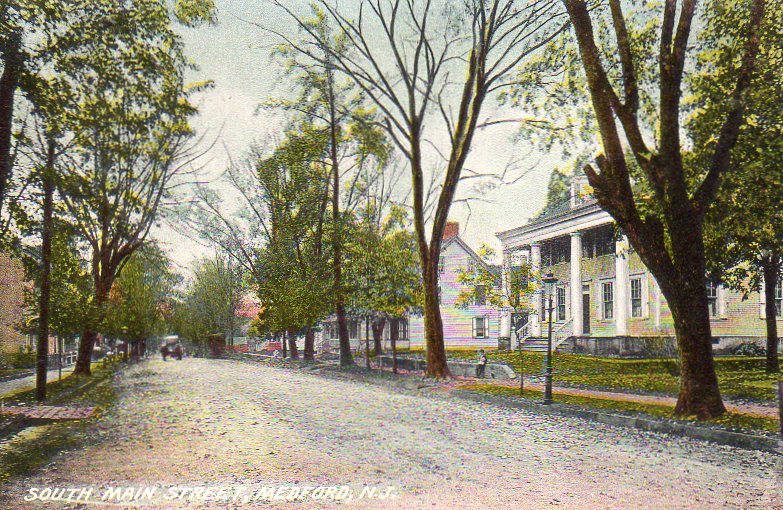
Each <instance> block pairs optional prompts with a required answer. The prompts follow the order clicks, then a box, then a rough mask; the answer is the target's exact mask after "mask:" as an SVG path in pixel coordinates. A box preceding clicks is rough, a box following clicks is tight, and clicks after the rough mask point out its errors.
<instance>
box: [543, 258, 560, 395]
mask: <svg viewBox="0 0 783 510" xmlns="http://www.w3.org/2000/svg"><path fill="white" fill-rule="evenodd" d="M541 282H542V283H543V284H544V289H545V291H546V293H547V295H548V296H549V303H548V306H547V312H548V314H549V333H548V335H547V341H546V371H545V372H544V404H551V403H552V291H553V290H554V288H555V285H556V284H557V278H555V275H554V274H552V273H551V272H549V273H547V275H546V276H544V277H543V278H542V279H541Z"/></svg>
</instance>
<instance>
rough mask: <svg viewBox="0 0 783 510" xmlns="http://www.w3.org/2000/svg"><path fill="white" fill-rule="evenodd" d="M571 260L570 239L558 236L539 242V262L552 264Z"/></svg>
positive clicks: (545, 264)
mask: <svg viewBox="0 0 783 510" xmlns="http://www.w3.org/2000/svg"><path fill="white" fill-rule="evenodd" d="M570 261H571V239H570V238H569V237H560V238H557V239H553V240H551V241H547V242H545V243H543V244H541V264H542V265H543V266H545V267H546V266H552V265H554V264H561V263H563V262H570Z"/></svg>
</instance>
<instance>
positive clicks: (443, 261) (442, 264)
mask: <svg viewBox="0 0 783 510" xmlns="http://www.w3.org/2000/svg"><path fill="white" fill-rule="evenodd" d="M445 271H446V257H444V256H442V255H441V257H440V258H439V259H438V272H439V273H444V272H445Z"/></svg>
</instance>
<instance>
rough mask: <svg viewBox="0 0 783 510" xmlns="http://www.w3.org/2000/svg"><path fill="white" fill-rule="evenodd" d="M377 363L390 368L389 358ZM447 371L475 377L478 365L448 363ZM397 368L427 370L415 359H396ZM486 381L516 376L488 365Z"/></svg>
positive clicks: (502, 366)
mask: <svg viewBox="0 0 783 510" xmlns="http://www.w3.org/2000/svg"><path fill="white" fill-rule="evenodd" d="M376 359H377V361H378V363H380V364H381V366H382V367H390V366H392V358H391V356H378V357H377V358H376ZM448 365H449V370H450V371H451V374H452V375H455V376H460V377H476V369H477V368H478V364H476V363H470V362H466V361H449V362H448ZM397 367H398V368H400V369H402V370H411V371H420V370H425V369H426V368H427V362H426V361H424V360H423V359H417V358H397ZM484 377H485V378H486V379H515V378H516V377H517V374H516V373H515V372H514V371H513V370H512V369H511V368H510V367H509V366H508V365H503V364H500V363H488V364H487V367H486V369H485V370H484Z"/></svg>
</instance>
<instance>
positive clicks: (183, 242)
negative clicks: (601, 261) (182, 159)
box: [153, 0, 562, 270]
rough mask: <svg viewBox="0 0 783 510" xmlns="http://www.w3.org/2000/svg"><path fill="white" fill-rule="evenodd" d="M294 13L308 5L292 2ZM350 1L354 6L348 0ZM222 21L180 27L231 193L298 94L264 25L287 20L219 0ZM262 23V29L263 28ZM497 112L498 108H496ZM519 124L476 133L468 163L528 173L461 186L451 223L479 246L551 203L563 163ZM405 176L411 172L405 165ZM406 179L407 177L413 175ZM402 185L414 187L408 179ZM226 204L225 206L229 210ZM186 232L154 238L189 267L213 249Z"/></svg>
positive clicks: (217, 164) (202, 120)
mask: <svg viewBox="0 0 783 510" xmlns="http://www.w3.org/2000/svg"><path fill="white" fill-rule="evenodd" d="M289 3H290V6H291V7H292V8H303V7H304V6H305V3H304V2H301V1H300V0H291V1H290V2H289ZM348 3H349V2H348ZM216 4H217V9H218V23H217V25H216V26H213V27H200V28H196V29H186V28H182V29H180V32H181V33H182V36H183V39H184V42H185V51H186V54H187V56H188V57H189V58H190V59H191V60H192V61H193V62H194V63H195V64H196V65H197V66H198V70H197V71H193V72H191V73H190V74H189V76H188V80H189V81H192V82H199V81H203V80H211V81H213V82H214V87H213V88H212V89H210V90H209V91H207V92H203V93H201V94H200V95H199V96H198V98H197V105H198V106H199V110H200V113H199V116H198V117H197V118H196V119H194V120H193V126H194V127H195V129H196V130H197V132H198V133H199V135H204V140H205V143H207V142H209V143H212V142H215V143H214V147H213V148H212V149H211V150H210V151H209V153H208V154H206V155H205V156H204V157H203V159H202V160H201V161H200V164H201V165H203V167H204V168H203V170H202V172H203V174H202V178H203V180H207V181H211V182H212V184H211V186H212V187H213V188H214V189H216V190H217V191H218V192H219V193H223V194H225V193H228V192H227V191H226V187H225V186H223V185H222V184H221V183H220V181H219V179H218V177H219V175H220V174H221V173H222V172H223V171H224V170H225V169H226V168H227V166H228V165H229V164H230V162H231V161H232V160H233V161H238V160H242V159H243V158H244V157H245V156H246V155H247V153H248V150H249V148H250V147H251V146H252V145H253V143H255V142H263V141H264V140H268V139H270V137H273V136H275V135H276V134H277V133H279V132H280V131H281V127H282V121H281V118H280V116H279V115H275V114H274V113H272V112H268V111H263V110H262V111H258V105H259V104H261V103H263V102H264V101H267V100H268V99H270V98H284V97H291V90H290V85H289V84H288V83H287V82H286V80H284V79H282V78H281V76H280V74H279V69H280V65H279V64H278V63H277V62H276V61H275V60H274V59H272V58H271V57H270V52H271V49H272V48H273V46H274V45H275V44H276V43H278V42H279V41H278V40H277V39H276V38H275V36H273V35H271V34H270V33H269V32H267V31H265V30H264V29H263V28H261V27H272V28H274V29H275V30H279V31H282V32H285V33H292V30H293V27H292V26H291V22H290V20H288V19H286V17H285V15H284V14H283V13H281V12H280V11H278V10H276V9H275V8H273V7H272V6H271V4H270V3H269V2H268V1H266V0H217V1H216ZM258 25H260V26H258ZM490 108H491V107H490ZM515 133H516V127H515V126H513V125H512V124H504V125H501V126H499V127H492V128H488V129H487V130H483V131H482V132H480V133H479V134H477V138H476V140H475V142H474V144H473V149H472V151H471V154H470V157H469V160H468V166H469V167H470V168H476V169H490V170H491V171H496V172H499V171H500V170H502V169H503V168H504V167H505V166H506V165H507V163H508V162H509V161H511V160H514V161H516V162H517V164H516V169H515V170H514V171H511V172H510V173H509V175H508V176H507V178H506V180H507V181H511V180H514V179H515V178H516V177H519V176H520V175H522V174H524V176H522V177H521V178H519V179H518V180H517V181H516V182H514V183H513V184H511V183H509V184H501V185H499V186H496V187H494V188H491V189H485V188H483V189H481V190H479V191H476V190H475V189H474V184H471V181H465V182H463V183H461V185H460V188H459V191H458V196H457V199H458V200H459V199H461V198H471V199H476V198H479V199H480V200H472V201H471V202H470V208H468V207H467V206H466V205H465V204H464V203H456V204H455V205H454V206H453V207H452V209H451V213H450V219H451V220H453V221H458V222H459V223H460V226H461V234H462V237H463V239H464V240H465V241H466V242H467V243H468V244H470V245H471V246H473V247H474V248H478V247H479V246H480V245H481V244H482V243H487V244H490V245H492V246H494V247H495V248H496V249H497V248H499V247H500V245H499V241H498V240H497V238H496V237H495V233H496V232H499V231H503V230H507V229H510V228H514V227H518V226H520V225H523V224H524V223H525V222H526V221H527V219H528V218H529V217H531V216H532V215H534V214H535V213H536V212H537V211H538V210H540V208H541V207H543V205H544V199H545V196H546V188H547V184H548V180H549V173H550V172H551V170H552V168H554V167H555V166H558V165H559V164H561V163H562V161H561V160H560V157H559V155H555V154H546V153H542V152H539V151H537V150H535V149H534V148H531V147H530V146H529V145H528V144H527V142H524V141H519V140H515V136H514V135H515ZM403 171H407V169H405V168H404V167H403ZM406 177H407V175H406ZM403 182H407V180H406V179H403ZM230 204H231V200H230V197H229V200H227V203H226V207H230V206H231V205H230ZM183 229H184V227H183V226H182V225H178V224H177V223H176V222H165V223H164V224H162V225H161V227H160V228H157V229H156V230H155V231H154V232H153V236H154V237H155V238H156V239H157V240H158V241H159V242H160V243H161V244H162V245H163V246H164V248H165V249H166V250H167V251H168V252H169V253H170V254H171V256H172V258H173V260H174V262H175V264H176V265H177V266H179V267H180V269H183V270H186V269H187V268H188V267H190V266H191V265H192V262H193V261H194V260H195V259H197V258H200V257H203V256H206V255H209V254H210V253H212V252H213V251H214V250H213V249H211V248H210V247H207V246H204V245H202V244H200V243H199V242H197V241H195V240H193V239H191V237H192V236H191V235H183Z"/></svg>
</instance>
